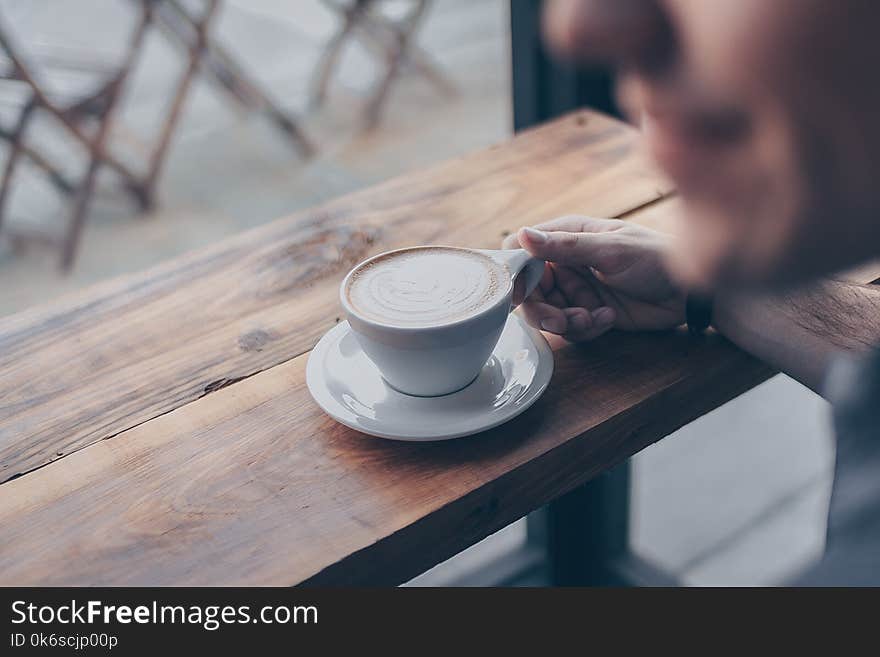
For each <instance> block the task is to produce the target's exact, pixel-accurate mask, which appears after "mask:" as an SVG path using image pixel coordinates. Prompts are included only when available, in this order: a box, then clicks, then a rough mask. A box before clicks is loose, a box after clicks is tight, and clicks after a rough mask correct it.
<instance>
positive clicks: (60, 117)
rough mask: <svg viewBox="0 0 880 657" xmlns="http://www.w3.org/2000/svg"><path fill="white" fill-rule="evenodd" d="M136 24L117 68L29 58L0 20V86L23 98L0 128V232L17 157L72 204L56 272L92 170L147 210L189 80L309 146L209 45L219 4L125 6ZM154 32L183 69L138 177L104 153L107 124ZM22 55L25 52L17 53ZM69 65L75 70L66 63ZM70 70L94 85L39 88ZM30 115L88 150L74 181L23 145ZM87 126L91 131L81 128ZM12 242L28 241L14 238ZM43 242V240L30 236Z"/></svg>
mask: <svg viewBox="0 0 880 657" xmlns="http://www.w3.org/2000/svg"><path fill="white" fill-rule="evenodd" d="M133 2H134V5H135V6H136V7H137V11H138V20H137V21H136V25H135V28H134V30H133V32H132V34H131V37H130V39H129V41H128V45H127V48H126V51H125V53H124V55H123V57H122V61H121V63H120V64H119V65H118V66H107V65H106V64H104V63H101V62H97V61H94V59H92V60H91V61H90V60H88V59H87V58H82V57H80V58H71V56H70V53H63V54H62V55H60V56H59V55H58V54H57V53H53V52H51V51H50V52H47V53H41V55H42V56H40V57H35V56H31V55H30V52H29V50H28V49H27V48H25V47H23V45H22V44H19V43H18V40H17V39H16V35H15V33H14V32H13V31H11V30H10V29H8V27H7V26H6V25H5V24H4V23H3V22H2V21H0V58H2V59H3V60H5V61H4V62H0V63H5V68H3V70H2V71H0V84H15V85H24V86H25V87H26V90H27V91H26V100H25V102H24V103H22V105H21V107H20V108H19V112H18V117H17V120H15V121H14V122H13V125H12V126H11V127H4V126H0V139H3V140H5V141H7V142H8V143H9V152H8V156H7V161H6V165H5V167H4V169H3V173H2V177H0V229H2V227H3V219H4V214H5V209H6V206H7V204H8V199H9V194H10V189H11V185H12V178H13V173H14V171H15V170H16V167H17V165H18V163H19V162H20V161H21V159H22V158H26V159H28V160H30V162H31V163H32V164H34V165H35V166H36V168H37V169H39V170H40V171H42V172H43V173H44V174H45V175H46V176H47V177H48V179H49V180H50V181H51V183H52V184H53V185H54V186H55V187H56V188H57V189H58V190H59V191H60V192H61V193H62V194H64V195H65V196H67V197H69V198H70V200H71V202H72V209H71V215H70V219H69V223H68V226H67V228H66V231H65V235H64V237H63V239H62V240H61V242H62V245H61V246H62V256H61V267H62V269H63V270H65V271H67V270H69V269H70V267H71V266H72V264H73V261H74V258H75V255H76V248H77V245H78V243H79V239H80V235H81V232H82V227H83V223H84V221H85V216H86V212H87V210H88V206H89V203H90V200H91V197H92V195H93V192H94V186H95V179H96V175H97V172H98V170H99V168H100V167H101V166H102V165H103V166H107V167H109V168H111V169H114V170H115V171H116V172H117V173H118V174H119V175H120V176H121V177H122V181H123V185H124V186H125V188H126V189H127V190H128V191H129V192H130V193H131V194H132V195H133V196H134V198H135V199H136V200H137V202H138V204H139V206H140V207H141V208H142V209H143V210H147V209H149V208H150V207H152V206H153V204H154V202H155V197H156V185H157V182H158V179H159V175H160V173H161V169H162V165H163V163H164V162H165V156H166V155H167V152H168V147H169V145H170V143H171V138H172V136H173V134H174V130H175V128H176V126H177V124H178V122H179V119H180V115H181V113H182V110H183V107H184V104H185V101H186V98H187V96H188V95H189V91H190V89H191V87H192V83H193V81H194V79H195V76H196V75H197V74H198V73H200V72H204V73H205V74H206V77H207V78H208V79H209V80H211V81H214V82H216V83H218V84H219V85H220V88H221V89H223V90H224V91H225V92H226V93H227V94H228V95H229V96H230V97H231V98H233V99H234V100H235V101H236V102H237V103H239V104H240V105H242V106H244V107H245V108H247V109H250V110H254V111H259V112H261V113H263V114H265V115H266V116H267V117H268V118H269V119H270V120H272V121H273V122H274V123H275V125H276V126H278V127H279V128H280V129H281V130H282V132H283V134H285V135H286V136H287V137H289V139H290V140H291V142H292V143H293V145H294V146H295V148H296V149H297V150H298V152H299V153H301V154H302V155H309V154H311V153H312V152H313V148H312V146H311V144H310V143H309V141H308V140H307V138H306V137H305V135H304V134H303V132H302V131H301V129H300V128H299V125H298V124H297V122H296V120H295V119H294V118H293V117H291V116H289V115H288V114H286V113H285V112H284V111H283V110H282V109H281V108H279V107H278V105H277V104H275V103H274V102H273V101H272V100H271V99H270V98H269V96H268V94H267V93H266V92H265V91H263V90H262V89H261V88H260V86H259V85H258V84H257V83H256V82H254V81H253V80H252V79H251V78H250V77H249V76H248V75H247V74H246V73H245V72H244V69H243V68H242V67H241V66H240V65H239V64H238V63H237V62H236V61H235V59H234V58H233V57H232V56H231V55H230V54H229V53H228V52H227V51H225V50H224V49H222V48H221V47H220V46H218V45H217V44H216V43H214V42H213V41H212V40H211V37H210V29H211V26H212V22H213V20H214V18H215V16H216V14H217V11H218V9H219V5H220V3H219V0H205V1H204V2H203V3H202V4H201V9H200V11H198V10H191V9H188V8H187V6H184V5H183V4H182V3H180V2H179V1H178V0H133ZM151 26H155V27H157V28H159V29H161V30H162V31H163V32H164V33H165V34H166V35H168V37H169V38H170V39H171V41H172V43H174V44H175V45H177V46H179V47H181V48H182V49H183V52H184V53H185V56H186V66H185V67H184V71H183V73H182V75H181V76H180V78H179V80H178V81H177V84H176V85H175V88H174V91H173V93H172V97H171V99H170V103H169V104H168V109H167V111H166V113H165V116H164V117H162V120H161V123H160V129H159V132H158V136H157V138H156V142H155V145H154V147H153V148H152V151H151V153H150V155H149V157H148V158H147V162H146V163H145V166H144V167H143V169H144V170H143V172H141V173H138V172H136V171H134V170H133V169H132V168H131V167H130V166H129V165H127V164H126V163H124V162H122V161H121V160H120V159H118V158H117V157H116V156H114V155H113V154H112V152H111V151H110V149H109V148H108V144H107V139H108V136H109V133H110V130H111V127H112V124H113V120H114V113H115V110H116V108H117V104H118V101H119V97H120V93H121V90H122V88H123V85H124V83H125V81H126V79H127V78H128V76H129V74H130V72H131V70H132V68H133V65H134V63H135V61H136V59H137V56H138V54H139V52H140V50H141V48H142V45H143V42H144V37H145V35H146V32H147V29H148V28H149V27H151ZM25 53H28V54H25ZM74 62H75V64H74ZM73 65H75V66H76V67H77V68H78V69H79V70H81V71H82V70H87V71H89V72H91V73H93V74H94V76H95V79H96V82H95V83H94V85H92V86H91V87H89V88H88V89H87V90H85V91H84V92H81V93H79V94H77V95H75V96H73V97H58V96H57V95H56V94H53V93H52V91H50V89H49V87H48V85H46V84H45V83H44V78H45V77H46V72H47V71H49V70H51V69H58V68H61V69H64V68H69V67H71V66H73ZM37 112H45V113H47V114H48V115H49V116H51V117H53V118H54V119H55V120H56V123H58V124H60V125H61V126H62V127H63V128H64V129H65V131H66V132H67V133H68V135H69V136H70V137H72V138H73V140H74V141H75V142H78V143H79V144H81V145H82V146H84V147H85V149H86V151H87V152H88V166H87V170H86V173H85V175H84V176H83V177H82V178H81V179H74V180H72V179H70V178H69V177H68V176H67V175H65V174H64V173H63V172H62V169H61V168H60V167H59V166H57V165H56V164H55V163H53V161H52V160H51V158H50V157H49V156H47V155H46V154H44V153H42V152H41V151H40V150H39V148H38V147H37V146H36V145H34V144H31V143H29V142H28V141H27V140H26V134H27V128H28V125H29V124H30V123H31V121H32V119H33V117H34V115H35V114H36V113H37ZM92 124H94V127H93V128H92V129H91V130H89V128H90V127H91V126H92ZM15 237H16V238H17V239H19V240H20V239H22V238H24V237H30V238H33V237H34V236H21V235H19V236H15ZM37 237H41V238H44V239H45V236H41V235H40V236H37Z"/></svg>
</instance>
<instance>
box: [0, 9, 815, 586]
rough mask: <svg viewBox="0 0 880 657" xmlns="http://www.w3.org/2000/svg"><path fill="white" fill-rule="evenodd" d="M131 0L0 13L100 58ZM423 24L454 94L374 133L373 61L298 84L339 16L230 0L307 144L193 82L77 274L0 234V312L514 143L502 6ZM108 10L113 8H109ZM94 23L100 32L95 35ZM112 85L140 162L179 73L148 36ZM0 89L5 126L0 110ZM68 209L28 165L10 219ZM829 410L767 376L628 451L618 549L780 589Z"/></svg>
mask: <svg viewBox="0 0 880 657" xmlns="http://www.w3.org/2000/svg"><path fill="white" fill-rule="evenodd" d="M130 5H131V3H126V2H122V0H119V2H115V3H110V2H107V0H82V1H81V2H78V3H76V5H75V8H74V5H73V3H65V2H62V1H61V0H54V1H52V0H43V1H40V2H32V1H30V0H10V1H9V2H7V3H4V7H3V8H2V9H0V12H2V18H3V19H4V20H5V21H6V22H7V23H9V24H12V25H15V26H16V27H17V29H18V30H19V31H20V33H21V34H23V35H25V34H26V35H29V36H38V37H39V38H40V39H41V40H48V41H63V42H64V43H69V42H71V40H72V41H73V42H74V43H77V42H80V43H83V44H85V43H88V45H90V46H95V45H97V46H98V47H100V48H103V49H106V50H108V51H110V52H113V51H114V49H118V47H119V44H120V35H121V34H122V32H121V31H120V30H119V29H117V28H118V26H119V25H125V24H126V23H125V21H126V20H130V18H131V13H130ZM434 5H435V6H434V7H433V10H432V12H431V14H430V15H429V17H428V20H427V21H426V23H425V25H424V29H423V30H422V32H421V35H420V43H421V44H422V45H423V46H424V47H425V48H426V49H427V50H428V51H429V52H430V53H431V54H432V55H433V56H434V57H435V58H436V60H437V61H438V62H439V63H440V65H441V66H442V68H443V70H445V72H446V73H447V75H448V76H449V77H450V79H451V80H452V81H453V82H454V84H455V86H456V89H457V92H456V93H455V94H454V95H451V96H449V95H444V94H442V93H440V92H439V91H438V90H437V89H436V88H434V87H432V86H431V85H429V84H427V83H426V82H425V81H424V80H423V79H421V78H419V77H416V76H412V75H410V76H407V77H405V78H403V79H402V80H401V81H400V83H399V84H398V85H397V86H396V87H395V88H394V90H393V92H392V95H391V99H390V102H389V104H388V106H387V108H386V112H385V114H384V117H383V121H382V123H381V124H380V126H379V127H378V128H376V129H374V130H371V131H364V130H363V129H362V127H361V123H360V119H361V109H362V107H363V104H364V101H365V92H366V90H367V89H368V88H369V85H370V83H371V81H372V79H373V76H374V75H375V72H376V71H375V67H374V65H373V63H372V60H371V59H370V58H369V57H368V56H367V55H366V54H365V53H364V51H362V50H360V49H358V48H352V49H350V50H349V51H348V52H347V54H346V56H345V57H344V60H343V62H342V66H341V70H340V72H339V74H338V75H337V76H336V78H335V79H334V82H333V85H332V87H331V94H330V98H329V102H328V104H327V105H326V107H324V108H322V109H320V110H318V111H308V110H307V108H306V106H307V102H306V101H307V98H306V95H307V94H306V90H307V87H308V80H309V75H310V73H311V70H312V67H313V65H314V63H315V61H316V59H317V56H318V53H319V52H320V48H321V46H322V44H323V43H324V42H325V40H326V39H327V38H328V37H329V36H330V34H331V33H332V31H333V30H334V28H335V25H336V22H335V17H334V16H333V14H332V13H330V12H328V11H327V10H326V9H325V8H323V7H322V5H321V4H320V3H319V2H317V1H316V0H298V1H297V2H290V1H289V0H230V1H229V2H227V3H226V6H225V8H224V11H223V13H222V15H221V17H220V21H219V24H218V30H217V34H218V38H219V39H220V40H221V41H223V42H225V43H226V44H228V45H229V46H230V47H231V48H232V49H233V50H234V51H235V52H236V53H237V54H238V56H239V57H240V58H241V60H242V62H243V63H244V64H245V65H246V66H247V67H248V68H249V69H250V70H252V71H254V72H255V73H256V74H257V77H258V79H259V80H260V81H261V82H262V83H264V84H265V85H266V87H267V88H269V89H271V90H272V92H273V94H274V95H275V97H276V98H277V99H278V100H279V101H280V102H281V103H282V104H283V105H284V106H285V107H287V108H289V109H290V110H291V111H293V112H295V113H297V114H299V115H301V116H302V119H303V127H304V128H305V130H306V131H307V132H308V133H309V135H310V136H311V137H312V139H313V140H314V141H315V142H316V143H317V144H319V146H320V153H319V154H318V156H317V157H315V158H313V159H310V160H308V161H303V160H302V159H301V158H299V157H297V155H296V154H295V153H294V152H293V151H292V149H291V148H290V146H289V144H287V143H286V142H285V141H284V140H283V139H281V138H279V136H278V133H277V132H276V131H275V130H274V129H273V128H272V127H271V126H269V125H267V124H266V122H265V121H264V120H263V119H261V118H260V117H256V116H249V115H242V114H241V113H238V112H236V111H235V110H234V107H233V106H232V105H231V104H230V103H229V102H227V101H226V100H225V99H224V98H223V96H222V95H219V94H218V92H217V91H216V90H214V89H213V88H211V87H209V86H207V85H204V84H201V83H200V84H198V85H197V87H196V89H195V93H194V94H193V96H192V97H191V98H190V100H189V103H188V104H187V107H186V111H185V114H184V119H183V121H182V124H181V126H180V129H179V132H178V134H177V136H176V139H175V141H174V144H173V147H172V149H171V151H170V155H169V158H168V161H167V165H166V167H165V171H164V175H163V177H162V182H161V187H160V205H159V207H158V208H157V209H156V210H155V211H154V212H152V213H150V214H149V215H147V216H143V215H138V213H137V212H136V210H135V209H134V208H133V207H132V205H131V203H130V202H129V201H128V199H126V198H125V197H124V196H123V195H121V194H120V193H119V191H118V190H117V189H116V188H115V187H114V184H113V182H114V181H113V180H112V178H111V177H110V176H106V177H105V178H103V179H102V180H101V188H100V193H99V195H98V198H97V199H96V202H95V204H94V206H93V208H92V210H91V212H90V213H89V218H88V224H87V228H86V231H85V234H84V239H83V241H82V245H81V249H80V253H79V258H78V261H77V263H76V267H75V269H74V271H73V272H72V273H71V274H69V275H67V276H62V275H60V274H59V273H58V272H57V267H56V265H57V253H56V252H55V251H54V250H53V249H50V248H48V247H44V246H36V245H35V246H31V247H28V248H26V249H24V250H22V251H14V250H13V249H11V248H10V246H9V244H7V243H4V242H3V241H2V239H0V315H5V314H9V313H12V312H16V311H18V310H22V309H24V308H27V307H29V306H32V305H34V304H38V303H42V302H44V301H46V300H49V299H52V298H54V297H56V296H58V295H61V294H64V293H65V292H69V291H71V290H75V289H78V288H80V287H83V286H85V285H88V284H90V283H93V282H96V281H99V280H102V279H104V278H106V277H109V276H113V275H117V274H121V273H124V272H129V271H136V270H139V269H142V268H144V267H147V266H149V265H151V264H153V263H156V262H159V261H161V260H164V259H167V258H170V257H172V256H174V255H176V254H179V253H182V252H184V251H187V250H189V249H192V248H197V247H199V246H202V245H205V244H208V243H211V242H214V241H216V240H219V239H221V238H223V237H226V236H228V235H231V234H234V233H236V232H239V231H242V230H245V229H247V228H249V227H251V226H255V225H258V224H261V223H264V222H267V221H270V220H272V219H274V218H276V217H278V216H281V215H284V214H288V213H290V212H292V211H294V210H297V209H299V208H303V207H308V206H310V205H314V204H316V203H319V202H321V201H323V200H326V199H329V198H333V197H334V196H337V195H339V194H342V193H345V192H348V191H351V190H354V189H357V188H359V187H362V186H365V185H369V184H371V183H374V182H377V181H380V180H384V179H386V178H388V177H390V176H393V175H396V174H398V173H401V172H404V171H407V170H410V169H412V168H415V167H420V166H424V165H426V164H428V163H430V162H434V161H437V160H441V159H444V158H448V157H452V156H455V155H458V154H461V153H464V152H467V151H469V150H473V149H477V148H481V147H484V146H486V145H489V144H491V143H494V142H497V141H499V140H502V139H504V138H506V137H507V136H508V135H509V134H510V124H511V121H510V80H509V32H508V16H507V7H506V3H505V2H503V1H502V0H483V1H480V2H470V1H467V0H442V1H441V2H436V3H434ZM114 12H115V13H114ZM96 25H98V26H100V29H95V26H96ZM146 54H147V56H146V57H145V58H144V59H143V61H142V62H141V65H140V66H139V68H138V70H137V72H136V75H135V78H134V84H133V85H132V88H131V89H130V90H129V93H128V95H127V98H128V101H127V103H126V106H125V108H124V113H123V121H122V124H121V127H120V128H119V129H117V131H116V132H115V134H114V138H113V144H114V148H115V149H117V151H118V152H119V153H120V155H121V156H122V157H125V158H126V159H128V160H130V161H132V162H135V163H136V162H138V161H139V159H138V158H139V156H142V155H143V154H144V152H146V150H147V149H148V144H149V143H150V135H151V134H152V131H154V130H155V127H156V117H157V116H158V115H159V114H160V112H161V111H162V108H163V107H164V103H165V102H166V101H167V98H168V96H169V93H170V86H171V84H172V80H173V75H174V74H175V73H177V72H179V70H180V66H181V62H180V59H179V57H178V56H177V54H176V52H175V51H174V50H173V49H171V48H169V46H168V44H167V43H166V42H165V41H164V39H163V38H162V37H161V36H158V35H154V36H152V37H151V38H150V41H149V43H148V49H147V53H146ZM13 100H14V99H12V98H7V97H0V119H2V118H5V117H8V115H9V114H8V111H5V112H4V109H6V110H8V107H7V108H4V105H3V104H4V103H9V102H12V101H13ZM34 137H35V138H39V139H44V140H47V143H51V145H52V147H53V149H55V150H56V151H57V152H58V153H60V154H62V156H63V159H64V161H65V162H70V164H71V167H72V168H73V167H75V165H76V164H77V162H78V161H79V160H78V158H79V157H81V155H80V154H78V153H76V152H75V150H74V149H72V148H71V147H70V146H69V145H66V144H65V143H64V142H63V140H62V139H60V138H59V137H58V135H57V134H55V133H53V131H52V129H51V126H49V125H48V124H46V125H38V126H36V129H35V131H34ZM64 208H65V206H64V204H63V203H62V202H61V200H60V199H58V198H56V197H55V196H54V194H53V192H52V191H51V190H48V189H47V188H46V186H45V185H43V184H41V183H40V181H39V179H38V178H37V177H36V176H34V175H32V172H25V174H24V175H22V176H21V177H20V180H19V181H17V184H16V192H15V194H14V196H13V199H12V217H11V221H12V222H13V223H14V224H16V225H17V226H24V227H27V228H30V229H33V228H37V229H39V230H41V231H44V232H49V233H52V232H57V231H58V230H59V229H60V228H61V227H62V226H63V225H64V218H65V216H66V215H65V214H64ZM826 416H827V408H826V405H825V403H824V402H823V401H822V400H820V399H819V398H818V397H817V396H815V395H813V394H812V393H811V392H809V391H807V390H805V389H804V388H802V387H801V386H799V385H798V384H796V383H794V382H793V381H791V380H790V379H787V378H785V377H781V376H780V377H776V378H774V379H772V380H771V381H769V382H767V383H765V384H764V385H762V386H760V387H758V388H756V389H755V390H753V391H751V392H749V393H747V394H746V395H743V396H742V397H740V398H739V399H737V400H735V401H733V402H731V403H729V404H727V405H725V406H724V407H722V408H719V409H718V410H716V411H715V412H713V413H710V414H709V415H707V416H705V417H703V418H701V419H700V420H698V421H697V422H694V423H692V424H691V425H689V426H687V427H685V428H683V429H681V430H680V431H678V432H676V434H674V435H673V436H670V437H669V438H667V439H665V440H663V441H662V442H660V443H659V444H657V445H655V446H653V447H650V448H648V449H647V450H645V451H644V452H642V453H641V454H639V455H638V456H637V457H636V458H635V467H634V472H635V477H634V479H635V483H634V490H633V509H632V517H633V545H634V547H635V548H636V549H637V550H638V551H639V552H640V553H642V554H643V555H645V556H646V557H648V558H650V559H651V560H653V561H654V562H656V563H658V564H660V565H662V566H664V567H666V568H668V569H669V570H670V571H672V572H673V573H674V574H676V575H678V576H679V577H681V578H682V579H683V580H684V581H685V582H686V583H688V584H694V585H753V584H773V583H778V582H781V581H784V580H785V579H786V578H787V577H789V576H790V575H791V574H792V573H793V572H795V571H797V570H798V569H799V568H801V567H803V566H804V565H805V564H807V563H808V562H809V561H810V560H812V559H814V558H816V556H817V555H818V554H819V553H820V552H821V548H822V542H823V541H822V537H823V531H824V513H825V506H826V504H827V491H828V486H829V473H830V467H831V459H832V450H831V445H830V441H829V435H830V434H829V431H828V428H827V417H826ZM523 537H524V528H523V525H522V524H521V523H520V524H516V525H514V526H512V527H510V528H508V529H507V530H504V531H503V532H502V533H501V534H500V535H499V536H497V537H495V538H490V539H488V540H487V541H485V542H483V543H482V544H479V545H478V546H475V547H474V548H471V550H469V551H467V552H466V553H465V554H464V555H462V556H460V557H459V558H457V559H454V560H451V561H450V562H447V563H446V564H443V565H441V566H439V567H437V568H436V569H434V570H433V571H430V572H429V573H427V574H426V575H424V576H422V577H421V578H419V579H418V580H417V581H416V582H414V583H422V584H424V583H443V582H449V581H461V575H462V573H466V572H468V571H469V570H470V569H473V568H477V569H479V568H480V564H482V563H485V562H486V561H487V560H492V559H497V558H498V556H499V555H500V554H502V553H503V551H504V550H505V549H507V548H509V547H510V546H513V545H516V544H517V543H519V542H521V541H522V540H523Z"/></svg>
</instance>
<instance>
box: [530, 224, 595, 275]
mask: <svg viewBox="0 0 880 657" xmlns="http://www.w3.org/2000/svg"><path fill="white" fill-rule="evenodd" d="M517 237H518V238H519V243H520V244H521V245H522V247H523V248H524V249H525V250H526V251H528V252H529V253H531V254H532V255H533V256H536V257H538V258H542V259H544V260H549V261H550V262H556V263H559V264H562V265H571V266H579V267H587V266H589V267H596V268H597V269H600V270H601V269H603V266H602V265H603V263H602V262H600V260H601V259H602V252H603V250H606V248H605V247H607V234H606V233H587V232H583V233H570V232H567V231H562V230H554V231H544V230H538V229H536V228H520V229H519V233H518V234H517Z"/></svg>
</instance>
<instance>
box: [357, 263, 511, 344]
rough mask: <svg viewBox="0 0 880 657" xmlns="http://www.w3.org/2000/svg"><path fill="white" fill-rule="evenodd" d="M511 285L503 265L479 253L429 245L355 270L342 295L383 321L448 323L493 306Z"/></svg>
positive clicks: (363, 312) (396, 323) (360, 311)
mask: <svg viewBox="0 0 880 657" xmlns="http://www.w3.org/2000/svg"><path fill="white" fill-rule="evenodd" d="M509 286H510V278H509V275H508V273H507V268H506V267H505V266H504V265H502V264H500V263H498V262H496V261H495V260H493V259H492V258H490V257H488V256H486V255H483V254H481V253H475V252H473V251H467V250H464V249H455V248H451V247H442V246H431V247H420V248H415V249H408V250H406V251H400V252H397V253H389V254H388V255H385V256H383V257H381V258H378V259H376V260H373V261H371V262H369V263H367V264H366V265H364V266H362V267H360V268H359V269H357V270H356V271H355V272H354V273H353V274H352V275H351V277H350V278H349V280H348V284H347V286H346V289H345V295H346V299H347V300H348V302H349V304H351V306H352V308H354V310H355V311H356V312H357V313H358V314H359V315H361V316H363V317H365V318H366V319H370V320H373V321H376V322H380V323H382V324H390V325H393V326H406V327H425V326H436V325H441V324H449V323H451V322H455V321H458V320H461V319H465V318H467V317H470V316H472V315H476V314H477V313H479V312H480V311H482V310H485V309H486V308H489V307H490V306H493V305H494V304H495V303H497V302H498V301H500V300H501V299H503V298H504V296H505V295H506V294H507V291H508V289H509Z"/></svg>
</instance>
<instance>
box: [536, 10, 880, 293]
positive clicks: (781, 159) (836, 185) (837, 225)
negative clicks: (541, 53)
mask: <svg viewBox="0 0 880 657" xmlns="http://www.w3.org/2000/svg"><path fill="white" fill-rule="evenodd" d="M878 26H880V2H875V1H874V0H825V1H822V0H548V2H547V4H546V14H545V32H546V34H547V37H548V40H549V42H550V44H551V46H552V47H553V48H555V49H556V50H557V51H559V52H560V53H561V54H563V55H565V56H568V57H577V58H580V59H583V60H593V61H604V62H608V63H611V64H613V65H614V66H615V67H616V68H617V70H618V72H619V74H620V75H619V79H618V92H619V95H620V98H621V103H622V104H623V105H624V107H626V108H627V110H628V111H629V112H630V113H631V115H632V118H633V119H634V120H636V121H638V122H639V123H640V124H641V125H642V127H643V131H644V135H645V138H646V141H647V143H648V146H649V148H650V150H651V151H652V153H653V155H654V156H655V158H656V159H657V161H658V162H659V164H660V165H661V167H662V168H663V169H664V170H665V171H666V172H667V173H668V174H669V175H670V176H671V177H672V178H673V180H674V182H675V183H676V185H677V187H678V190H679V192H680V194H681V197H682V199H683V200H684V202H685V208H686V212H685V215H684V216H683V217H682V225H681V226H680V230H679V231H678V232H679V235H680V237H681V239H680V240H679V241H678V242H679V245H678V252H677V253H675V254H674V256H673V259H672V262H671V263H670V264H671V266H672V268H673V270H674V271H675V272H676V273H677V274H678V276H679V277H680V278H681V279H682V280H683V281H684V282H686V283H687V284H689V285H694V286H711V285H718V284H737V285H747V284H757V283H760V284H767V283H790V282H796V281H799V280H803V279H807V278H809V277H813V276H817V275H819V274H824V273H829V272H832V271H835V270H838V269H841V268H844V267H847V266H850V265H854V264H857V263H858V262H860V261H863V260H866V259H869V258H872V257H875V256H877V255H880V221H878V216H877V215H878V213H880V83H878V79H877V74H876V70H875V66H876V65H877V64H878V63H880V35H878Z"/></svg>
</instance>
